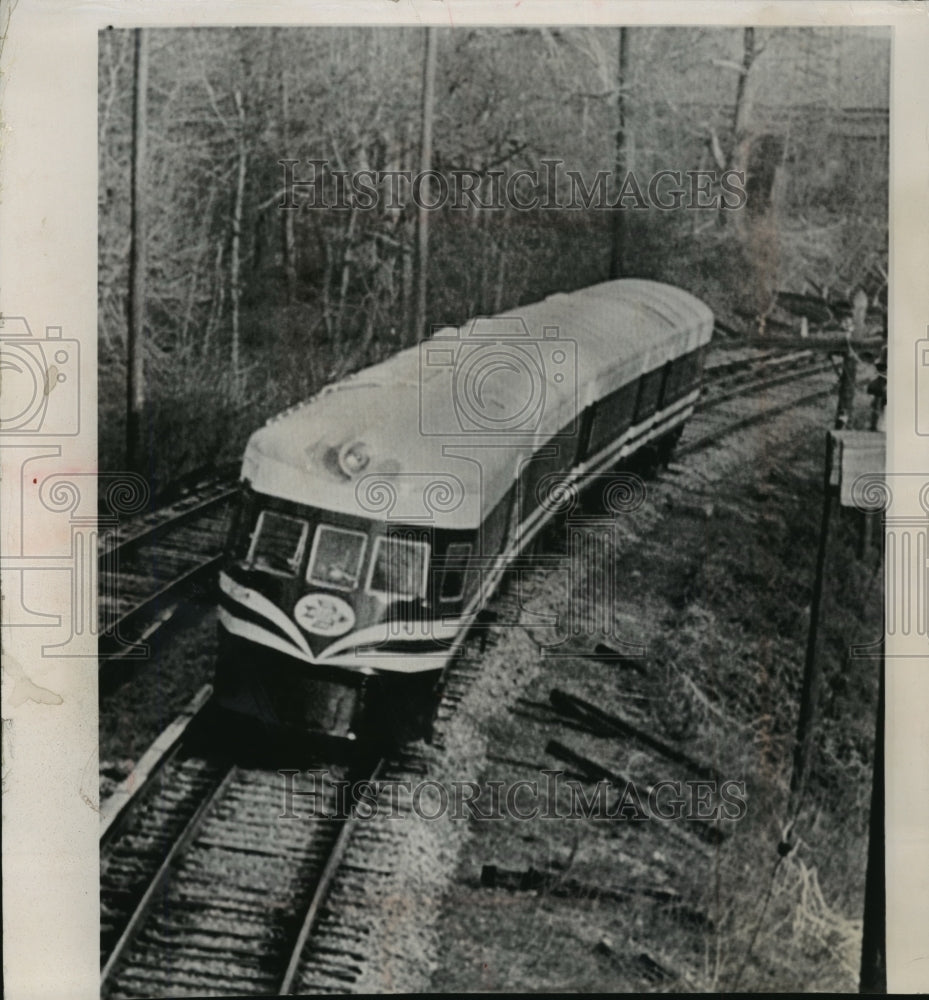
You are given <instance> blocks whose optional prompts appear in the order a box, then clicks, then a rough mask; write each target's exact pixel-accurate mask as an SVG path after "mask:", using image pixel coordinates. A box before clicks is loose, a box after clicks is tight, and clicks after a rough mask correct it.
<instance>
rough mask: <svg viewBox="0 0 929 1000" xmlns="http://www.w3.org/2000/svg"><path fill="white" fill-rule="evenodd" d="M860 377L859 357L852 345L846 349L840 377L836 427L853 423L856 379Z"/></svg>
mask: <svg viewBox="0 0 929 1000" xmlns="http://www.w3.org/2000/svg"><path fill="white" fill-rule="evenodd" d="M857 377H858V358H857V357H856V356H855V353H854V351H853V350H852V349H851V345H849V346H848V347H846V349H845V357H844V359H843V361H842V376H841V378H840V379H839V405H838V408H837V410H836V414H835V429H836V430H837V431H841V430H844V429H845V428H846V427H848V425H849V424H850V423H851V419H852V415H853V413H854V410H855V380H856V378H857Z"/></svg>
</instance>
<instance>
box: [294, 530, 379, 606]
mask: <svg viewBox="0 0 929 1000" xmlns="http://www.w3.org/2000/svg"><path fill="white" fill-rule="evenodd" d="M367 541H368V539H367V536H366V535H365V534H364V532H362V531H348V530H347V529H345V528H334V527H332V526H331V525H328V524H321V525H320V526H319V527H318V528H317V529H316V534H315V536H314V537H313V549H312V551H311V552H310V562H309V565H308V566H307V570H306V578H307V580H308V581H309V582H310V583H314V584H316V585H317V586H318V587H335V588H336V589H337V590H354V589H355V588H356V587H357V586H358V578H359V577H360V575H361V564H362V562H363V561H364V554H365V547H366V545H367Z"/></svg>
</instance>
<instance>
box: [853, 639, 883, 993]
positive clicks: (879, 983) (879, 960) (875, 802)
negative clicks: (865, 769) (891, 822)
mask: <svg viewBox="0 0 929 1000" xmlns="http://www.w3.org/2000/svg"><path fill="white" fill-rule="evenodd" d="M880 671H881V673H880V680H879V685H880V687H879V689H878V699H877V725H876V726H875V733H874V777H873V778H872V779H871V781H872V784H871V817H870V821H869V823H868V868H867V873H866V875H865V886H864V925H863V928H862V935H861V971H860V975H859V980H858V988H859V992H861V993H886V992H887V940H886V934H887V932H886V919H887V897H886V886H885V883H884V863H885V857H884V675H885V666H884V655H883V650H881V665H880Z"/></svg>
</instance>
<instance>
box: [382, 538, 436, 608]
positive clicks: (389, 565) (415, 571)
mask: <svg viewBox="0 0 929 1000" xmlns="http://www.w3.org/2000/svg"><path fill="white" fill-rule="evenodd" d="M428 558H429V546H428V545H427V544H426V543H425V542H418V541H409V540H407V539H404V538H392V537H390V536H382V537H380V538H378V539H377V541H376V542H375V543H374V561H373V563H372V565H371V572H370V575H369V577H368V590H371V591H374V592H375V593H382V594H390V595H391V596H392V597H406V598H413V597H421V596H422V595H423V594H424V593H425V590H426V563H427V560H428Z"/></svg>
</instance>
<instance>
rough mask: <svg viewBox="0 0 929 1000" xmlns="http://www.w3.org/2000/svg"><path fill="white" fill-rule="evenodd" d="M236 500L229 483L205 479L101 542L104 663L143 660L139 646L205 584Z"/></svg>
mask: <svg viewBox="0 0 929 1000" xmlns="http://www.w3.org/2000/svg"><path fill="white" fill-rule="evenodd" d="M235 494H236V486H235V484H234V483H233V482H231V481H230V480H228V479H224V478H219V479H210V480H208V481H206V482H203V483H200V484H198V485H197V486H196V487H194V488H193V489H192V490H191V491H190V492H189V493H188V494H186V495H185V496H184V497H182V498H180V499H178V500H176V501H175V502H173V503H171V504H169V505H167V506H165V507H162V508H160V509H159V510H156V511H153V512H151V513H149V514H147V515H146V516H144V517H142V518H139V519H137V520H134V521H132V522H131V523H130V524H129V525H127V526H124V527H121V529H120V531H119V533H118V534H116V535H114V536H104V537H103V538H102V539H101V545H100V550H99V553H98V572H99V579H100V581H101V585H100V594H99V628H100V656H101V660H102V662H103V663H113V662H114V661H119V660H125V659H136V658H144V655H145V653H144V649H142V648H141V646H140V644H142V643H144V642H146V641H147V640H148V639H150V638H151V637H152V636H153V635H154V634H155V632H157V631H158V629H159V628H161V627H162V626H163V625H164V624H166V623H167V622H168V621H170V620H171V619H172V618H173V617H174V615H175V614H176V613H177V611H178V610H179V609H180V608H181V607H182V604H183V602H182V597H183V596H184V595H186V594H188V593H189V592H190V591H191V589H192V588H195V587H196V586H197V585H199V584H202V583H203V582H204V581H206V580H208V579H209V577H210V575H211V573H213V572H214V571H215V570H216V568H217V567H218V566H219V563H220V561H221V559H222V551H223V545H224V543H225V539H226V533H227V523H228V516H229V513H230V510H231V504H232V500H233V497H234V496H235Z"/></svg>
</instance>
